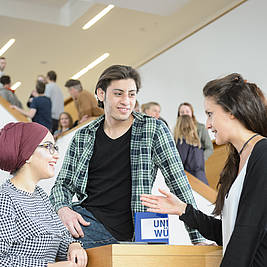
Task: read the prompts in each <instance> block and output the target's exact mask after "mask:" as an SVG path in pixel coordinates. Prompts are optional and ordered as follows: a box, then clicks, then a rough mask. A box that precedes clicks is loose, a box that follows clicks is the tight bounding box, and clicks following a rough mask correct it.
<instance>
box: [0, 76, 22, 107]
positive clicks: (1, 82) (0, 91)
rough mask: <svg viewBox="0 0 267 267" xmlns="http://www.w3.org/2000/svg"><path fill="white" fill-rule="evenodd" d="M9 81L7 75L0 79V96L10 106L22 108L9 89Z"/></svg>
mask: <svg viewBox="0 0 267 267" xmlns="http://www.w3.org/2000/svg"><path fill="white" fill-rule="evenodd" d="M10 85H11V79H10V77H9V76H7V75H3V76H2V77H1V78H0V96H2V97H3V98H4V99H5V100H6V101H7V102H9V103H10V104H11V105H14V106H17V107H19V108H22V104H21V102H20V101H19V99H18V98H17V96H16V94H15V92H14V91H12V90H11V89H10Z"/></svg>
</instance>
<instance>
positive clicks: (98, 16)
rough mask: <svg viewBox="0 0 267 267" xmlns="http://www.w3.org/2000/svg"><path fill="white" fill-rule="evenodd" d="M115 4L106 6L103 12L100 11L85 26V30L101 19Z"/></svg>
mask: <svg viewBox="0 0 267 267" xmlns="http://www.w3.org/2000/svg"><path fill="white" fill-rule="evenodd" d="M113 7H114V5H108V6H107V7H106V8H104V9H103V10H102V11H101V12H99V13H98V14H97V15H96V16H95V17H93V18H92V19H90V20H89V21H88V22H87V23H86V24H85V25H84V26H83V27H82V29H83V30H87V29H89V28H90V27H91V26H92V25H94V24H95V23H96V22H97V21H99V20H100V19H101V18H102V17H104V16H105V15H106V14H107V13H108V12H109V11H110V10H111V9H112V8H113Z"/></svg>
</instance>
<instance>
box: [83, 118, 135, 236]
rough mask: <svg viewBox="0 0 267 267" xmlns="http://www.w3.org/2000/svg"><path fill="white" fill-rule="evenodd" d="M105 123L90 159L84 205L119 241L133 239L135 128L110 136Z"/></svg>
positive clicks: (101, 127) (98, 133)
mask: <svg viewBox="0 0 267 267" xmlns="http://www.w3.org/2000/svg"><path fill="white" fill-rule="evenodd" d="M103 125H104V122H102V123H101V125H100V126H99V129H98V130H97V132H96V139H95V144H94V152H93V155H92V158H91V160H90V163H89V171H88V181H87V187H86V192H87V194H88V198H87V199H86V200H85V201H84V202H83V203H82V206H83V207H85V208H86V209H87V210H89V211H90V212H92V213H93V215H94V216H95V217H96V219H97V220H98V221H100V222H101V223H102V224H103V225H104V226H105V228H106V229H107V230H108V231H109V232H110V233H111V234H112V235H113V236H114V237H115V238H116V239H117V240H119V241H127V240H131V239H132V236H133V222H132V212H131V191H132V189H131V188H132V180H131V164H130V140H131V128H130V129H129V130H128V131H127V132H126V133H125V134H124V135H122V136H120V137H119V138H116V139H111V138H110V137H108V136H107V135H106V134H105V132H104V128H103Z"/></svg>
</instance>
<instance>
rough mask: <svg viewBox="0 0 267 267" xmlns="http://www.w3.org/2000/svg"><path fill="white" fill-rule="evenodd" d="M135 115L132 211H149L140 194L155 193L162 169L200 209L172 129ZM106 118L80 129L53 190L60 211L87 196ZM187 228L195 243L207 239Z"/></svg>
mask: <svg viewBox="0 0 267 267" xmlns="http://www.w3.org/2000/svg"><path fill="white" fill-rule="evenodd" d="M132 114H133V116H134V118H135V119H134V122H133V124H132V135H131V144H130V148H131V150H130V161H131V174H132V199H131V209H132V212H133V213H135V212H140V211H145V209H146V208H145V207H144V206H143V205H142V204H141V201H140V195H141V194H143V193H145V194H151V189H152V185H153V183H154V181H155V179H156V175H157V170H158V168H160V170H161V172H162V174H163V176H164V178H165V182H166V184H167V186H168V187H169V188H170V190H171V192H172V193H174V194H175V195H176V196H177V197H179V198H180V199H181V200H182V201H184V202H186V203H190V204H192V205H193V206H194V207H195V208H196V203H195V200H194V197H193V194H192V190H191V187H190V185H189V183H188V180H187V177H186V175H185V172H184V168H183V164H182V161H181V159H180V156H179V154H178V151H177V149H176V145H175V142H174V140H173V138H172V136H171V134H170V131H169V129H168V128H167V127H166V126H165V124H164V123H163V122H162V121H160V120H157V119H154V118H151V117H149V116H146V115H143V114H140V113H136V112H133V113H132ZM102 120H104V116H101V117H99V118H98V119H96V120H95V121H93V122H91V123H90V124H89V125H87V126H86V127H84V128H82V129H80V130H79V131H78V132H77V133H76V134H75V136H74V137H73V139H72V141H71V143H70V146H69V148H68V150H67V153H66V155H65V158H64V162H63V165H62V168H61V170H60V173H59V175H58V177H57V180H56V182H55V185H54V187H53V188H52V191H51V196H50V200H51V202H52V204H53V205H54V207H55V209H56V211H57V210H59V209H60V208H62V207H70V208H71V207H72V205H79V204H81V203H82V202H83V201H84V200H85V199H86V198H87V193H86V185H87V179H88V166H89V161H90V159H91V157H92V154H93V150H94V142H95V134H96V131H97V129H98V127H99V125H100V122H101V121H102ZM103 160H104V159H103ZM74 194H76V195H77V198H78V200H79V201H78V202H76V203H72V198H73V196H74ZM186 229H187V231H188V232H189V236H190V239H191V241H192V242H193V243H196V242H202V241H204V239H203V237H202V236H201V235H200V233H199V232H198V231H196V230H192V229H190V228H188V227H186Z"/></svg>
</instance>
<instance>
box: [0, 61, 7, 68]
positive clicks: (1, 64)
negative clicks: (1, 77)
mask: <svg viewBox="0 0 267 267" xmlns="http://www.w3.org/2000/svg"><path fill="white" fill-rule="evenodd" d="M5 67H6V60H5V59H0V71H4V69H5Z"/></svg>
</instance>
